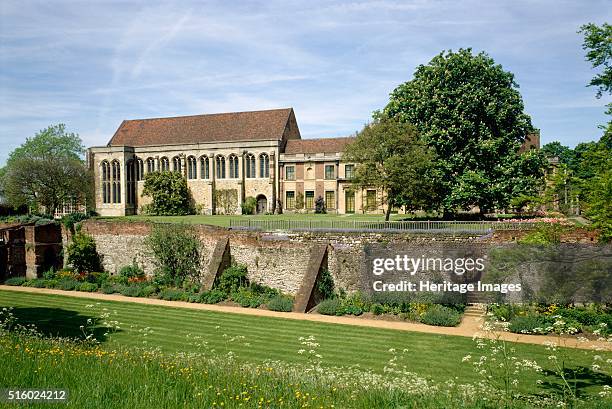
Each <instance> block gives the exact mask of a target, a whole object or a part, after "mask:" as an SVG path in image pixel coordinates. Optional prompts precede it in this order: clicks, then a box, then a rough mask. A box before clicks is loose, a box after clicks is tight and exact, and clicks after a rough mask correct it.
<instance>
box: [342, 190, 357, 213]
mask: <svg viewBox="0 0 612 409" xmlns="http://www.w3.org/2000/svg"><path fill="white" fill-rule="evenodd" d="M344 207H345V211H346V213H355V192H354V191H349V190H347V191H346V192H344Z"/></svg>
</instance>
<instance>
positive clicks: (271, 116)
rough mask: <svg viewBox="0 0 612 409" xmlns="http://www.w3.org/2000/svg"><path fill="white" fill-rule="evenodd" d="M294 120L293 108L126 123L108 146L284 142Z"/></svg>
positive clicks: (139, 120) (124, 122) (141, 120)
mask: <svg viewBox="0 0 612 409" xmlns="http://www.w3.org/2000/svg"><path fill="white" fill-rule="evenodd" d="M292 116H293V108H284V109H270V110H265V111H250V112H230V113H222V114H207V115H192V116H178V117H170V118H152V119H133V120H125V121H123V122H122V123H121V125H120V126H119V129H117V131H116V132H115V135H113V137H112V138H111V140H110V141H109V142H108V146H123V145H126V146H150V145H181V144H191V143H200V142H231V141H258V140H281V139H282V138H283V134H284V132H285V128H286V127H287V123H288V122H289V121H290V119H291V118H292ZM298 135H299V133H298ZM298 137H299V136H298Z"/></svg>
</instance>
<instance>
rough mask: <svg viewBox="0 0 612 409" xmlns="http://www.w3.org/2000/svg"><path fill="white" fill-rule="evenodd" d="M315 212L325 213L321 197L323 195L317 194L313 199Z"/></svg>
mask: <svg viewBox="0 0 612 409" xmlns="http://www.w3.org/2000/svg"><path fill="white" fill-rule="evenodd" d="M315 213H319V214H325V213H327V209H326V208H325V199H323V196H319V197H317V198H316V199H315Z"/></svg>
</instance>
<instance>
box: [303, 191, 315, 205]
mask: <svg viewBox="0 0 612 409" xmlns="http://www.w3.org/2000/svg"><path fill="white" fill-rule="evenodd" d="M305 204H306V209H314V190H307V191H306V201H305Z"/></svg>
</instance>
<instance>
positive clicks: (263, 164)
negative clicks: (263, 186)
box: [259, 153, 270, 178]
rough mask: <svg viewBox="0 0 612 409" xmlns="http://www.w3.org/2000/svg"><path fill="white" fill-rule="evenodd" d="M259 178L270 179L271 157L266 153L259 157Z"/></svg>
mask: <svg viewBox="0 0 612 409" xmlns="http://www.w3.org/2000/svg"><path fill="white" fill-rule="evenodd" d="M259 177H260V178H269V177H270V157H269V156H268V155H266V154H265V153H262V154H261V155H259Z"/></svg>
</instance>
